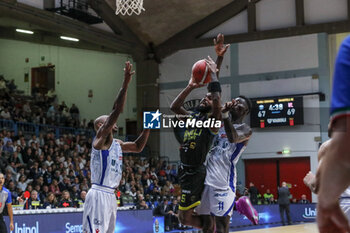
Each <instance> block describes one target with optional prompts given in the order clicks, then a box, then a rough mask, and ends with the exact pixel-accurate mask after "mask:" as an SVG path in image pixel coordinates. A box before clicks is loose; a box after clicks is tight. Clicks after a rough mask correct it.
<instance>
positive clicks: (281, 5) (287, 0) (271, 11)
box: [256, 0, 296, 30]
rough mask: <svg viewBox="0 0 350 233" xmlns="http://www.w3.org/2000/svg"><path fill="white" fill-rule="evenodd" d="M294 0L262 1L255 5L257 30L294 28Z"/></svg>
mask: <svg viewBox="0 0 350 233" xmlns="http://www.w3.org/2000/svg"><path fill="white" fill-rule="evenodd" d="M295 24H296V19H295V0H264V1H260V2H258V3H257V4H256V27H257V30H271V29H276V28H284V27H292V26H295Z"/></svg>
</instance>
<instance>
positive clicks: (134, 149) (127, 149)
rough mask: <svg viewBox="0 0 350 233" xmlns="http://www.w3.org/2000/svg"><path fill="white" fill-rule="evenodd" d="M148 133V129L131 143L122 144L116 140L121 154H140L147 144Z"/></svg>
mask: <svg viewBox="0 0 350 233" xmlns="http://www.w3.org/2000/svg"><path fill="white" fill-rule="evenodd" d="M149 133H150V130H149V129H144V130H143V131H142V132H141V134H140V136H139V137H138V138H137V139H136V140H135V141H133V142H123V141H121V140H118V142H119V144H120V146H121V148H122V151H123V153H140V152H141V151H142V150H143V148H144V147H145V145H146V143H147V140H148V136H149Z"/></svg>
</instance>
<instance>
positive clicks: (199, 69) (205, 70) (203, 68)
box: [192, 59, 211, 84]
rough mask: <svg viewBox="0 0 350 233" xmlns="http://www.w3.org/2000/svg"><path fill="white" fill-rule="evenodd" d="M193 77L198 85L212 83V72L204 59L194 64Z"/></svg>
mask: <svg viewBox="0 0 350 233" xmlns="http://www.w3.org/2000/svg"><path fill="white" fill-rule="evenodd" d="M192 77H193V79H194V81H195V82H196V83H200V84H203V83H208V82H210V80H211V75H210V70H209V67H208V66H207V63H206V62H205V60H204V59H202V60H199V61H197V62H196V63H194V65H193V66H192Z"/></svg>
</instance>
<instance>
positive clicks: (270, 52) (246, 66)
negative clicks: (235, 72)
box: [238, 34, 318, 75]
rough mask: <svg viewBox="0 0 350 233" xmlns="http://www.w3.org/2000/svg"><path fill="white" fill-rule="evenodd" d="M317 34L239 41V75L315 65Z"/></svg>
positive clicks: (313, 66)
mask: <svg viewBox="0 0 350 233" xmlns="http://www.w3.org/2000/svg"><path fill="white" fill-rule="evenodd" d="M317 44H318V42H317V35H316V34H312V35H305V36H297V37H287V38H279V39H270V40H262V41H254V42H245V43H240V44H239V46H238V55H239V61H238V63H239V74H240V75H244V74H258V73H266V72H277V71H286V70H300V69H307V68H316V67H318V47H317Z"/></svg>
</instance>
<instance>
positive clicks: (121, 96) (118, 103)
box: [94, 61, 135, 149]
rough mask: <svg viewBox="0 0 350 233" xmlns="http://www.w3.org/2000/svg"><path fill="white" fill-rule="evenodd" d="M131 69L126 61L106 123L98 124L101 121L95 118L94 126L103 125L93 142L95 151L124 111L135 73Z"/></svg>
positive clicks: (101, 144) (130, 65) (99, 147)
mask: <svg viewBox="0 0 350 233" xmlns="http://www.w3.org/2000/svg"><path fill="white" fill-rule="evenodd" d="M131 69H132V64H130V62H129V61H127V62H126V63H125V68H124V81H123V84H122V87H121V88H120V90H119V93H118V96H117V98H116V100H115V101H114V105H113V110H112V112H111V113H110V114H109V116H107V119H106V121H104V123H102V122H103V121H101V123H100V122H98V121H99V120H101V119H99V118H97V119H96V120H95V125H96V124H103V125H102V126H101V127H100V128H99V130H98V131H97V134H96V139H95V141H94V147H95V148H96V149H101V147H102V146H103V144H104V143H105V139H106V137H107V136H109V135H110V133H111V132H112V129H113V127H114V126H115V124H116V122H117V120H118V117H119V115H120V113H122V111H123V109H124V104H125V100H126V93H127V89H128V85H129V83H130V81H131V77H132V75H133V74H134V73H135V72H134V71H131ZM96 121H97V122H96Z"/></svg>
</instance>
